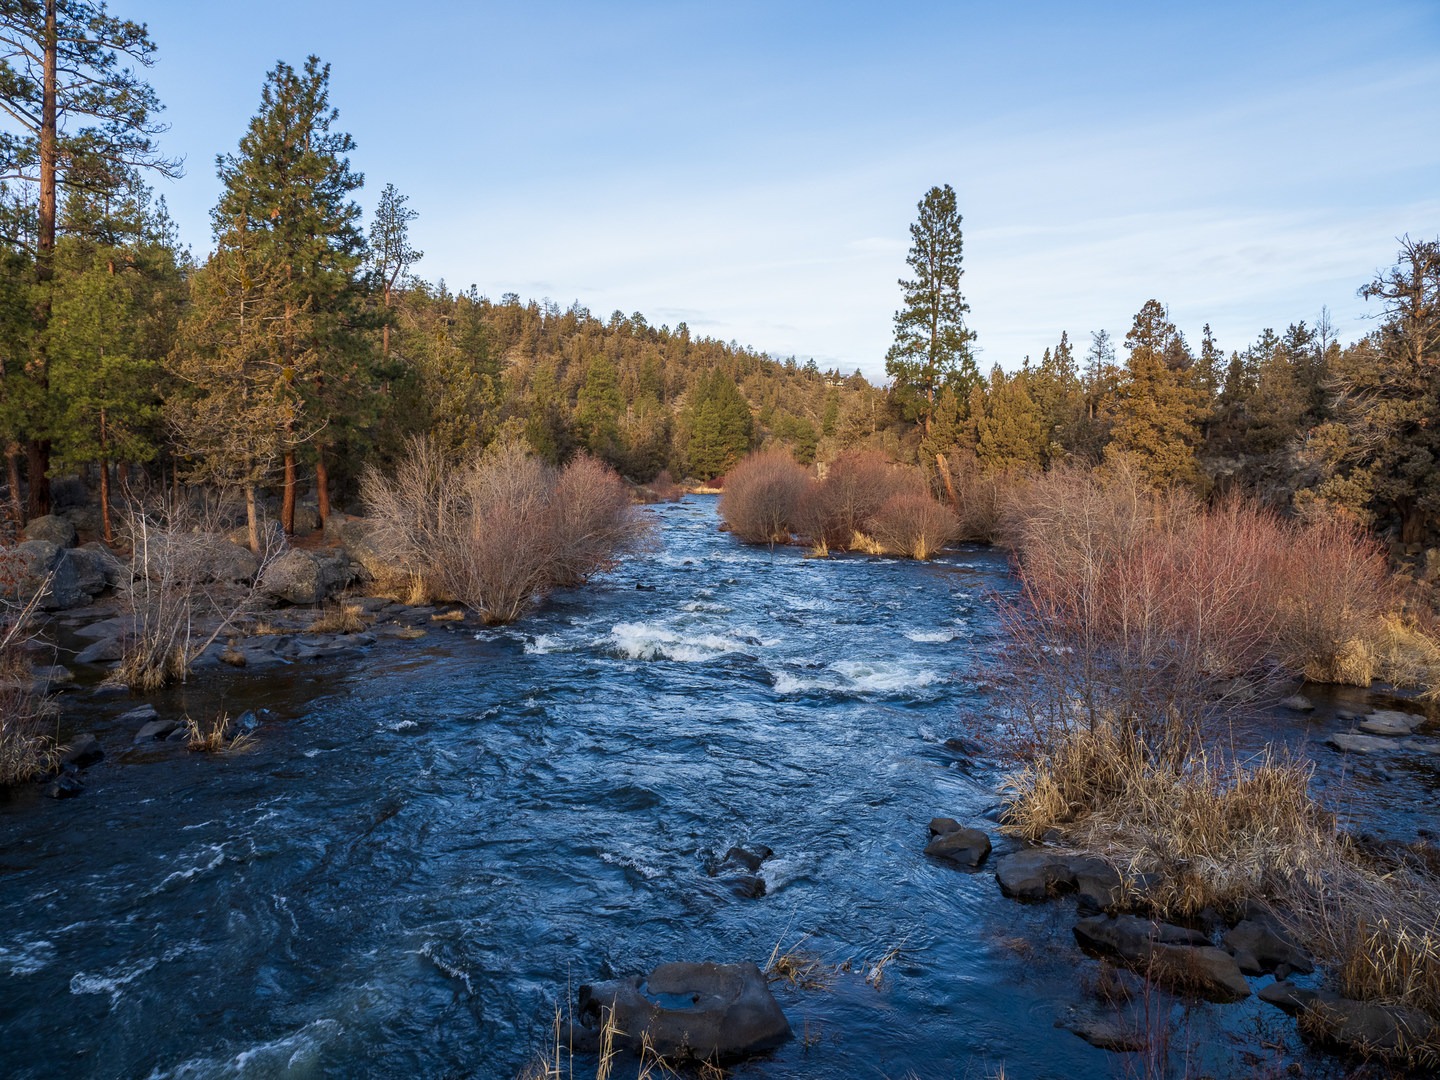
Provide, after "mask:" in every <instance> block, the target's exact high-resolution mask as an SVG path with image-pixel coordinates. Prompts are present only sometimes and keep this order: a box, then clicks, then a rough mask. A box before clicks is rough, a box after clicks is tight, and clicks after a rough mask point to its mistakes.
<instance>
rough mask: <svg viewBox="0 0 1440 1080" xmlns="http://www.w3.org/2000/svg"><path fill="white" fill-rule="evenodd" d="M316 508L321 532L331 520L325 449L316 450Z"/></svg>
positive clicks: (317, 448) (328, 473) (318, 448)
mask: <svg viewBox="0 0 1440 1080" xmlns="http://www.w3.org/2000/svg"><path fill="white" fill-rule="evenodd" d="M315 507H316V511H317V512H318V513H319V515H320V530H321V531H322V532H323V531H324V530H325V523H326V522H327V521H329V520H330V470H329V468H328V467H327V466H326V464H325V447H323V446H319V447H316V449H315Z"/></svg>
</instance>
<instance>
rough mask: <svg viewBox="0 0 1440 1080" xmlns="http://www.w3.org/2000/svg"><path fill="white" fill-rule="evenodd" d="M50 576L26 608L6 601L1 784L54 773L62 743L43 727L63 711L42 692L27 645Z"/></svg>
mask: <svg viewBox="0 0 1440 1080" xmlns="http://www.w3.org/2000/svg"><path fill="white" fill-rule="evenodd" d="M49 586H50V582H49V579H48V578H47V579H46V580H45V581H44V582H42V583H41V585H40V588H39V589H37V590H36V593H35V595H34V596H32V597H30V598H29V601H28V603H26V604H25V605H24V606H23V607H18V608H17V607H12V606H10V605H6V607H5V610H4V612H3V614H0V788H4V787H7V786H9V785H12V784H19V783H23V782H24V781H26V780H34V779H35V778H37V777H40V776H44V775H45V774H46V773H48V772H52V771H53V770H54V768H55V765H56V762H57V760H58V754H59V749H60V748H59V747H58V746H56V744H55V740H54V739H52V738H50V737H49V736H47V735H45V734H44V733H43V732H42V731H41V728H42V727H44V726H47V725H48V723H50V722H51V721H53V720H54V719H55V717H56V715H57V714H58V711H59V710H58V709H57V708H56V706H55V704H54V702H53V701H51V700H50V699H49V698H48V697H47V696H46V695H45V694H43V693H40V692H37V691H36V689H35V686H34V682H35V680H34V676H33V673H32V671H31V665H30V656H29V653H28V652H27V650H26V645H27V644H28V643H29V641H30V632H29V629H28V627H29V624H30V619H31V617H32V616H33V615H34V613H35V608H36V605H37V603H38V601H39V598H40V596H41V595H43V594H44V592H45V590H46V589H48V588H49Z"/></svg>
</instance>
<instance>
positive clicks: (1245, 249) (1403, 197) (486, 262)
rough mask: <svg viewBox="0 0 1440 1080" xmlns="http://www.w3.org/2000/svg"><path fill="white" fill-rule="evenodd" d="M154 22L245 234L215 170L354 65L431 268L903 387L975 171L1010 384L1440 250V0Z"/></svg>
mask: <svg viewBox="0 0 1440 1080" xmlns="http://www.w3.org/2000/svg"><path fill="white" fill-rule="evenodd" d="M109 6H110V9H111V10H112V12H114V13H115V14H117V15H122V16H126V17H132V18H138V19H141V20H143V21H145V22H147V23H148V24H149V28H150V32H151V36H152V37H153V39H154V40H155V42H156V44H157V46H158V47H159V58H158V62H157V64H156V65H155V67H154V68H152V69H151V70H150V72H149V73H148V77H149V78H150V81H151V82H152V84H153V85H154V86H155V88H156V91H157V92H158V94H159V96H160V99H161V100H162V101H163V102H164V103H165V105H166V112H165V114H164V117H163V119H164V120H165V121H166V122H168V123H169V124H170V131H169V132H168V133H167V134H166V135H165V136H163V140H162V147H163V149H164V150H165V152H166V153H168V154H172V155H183V156H184V157H185V159H186V175H185V176H184V177H183V178H182V179H180V180H178V181H174V182H169V181H164V180H161V181H159V182H158V183H157V188H158V190H159V191H160V192H161V193H162V194H164V195H165V197H166V199H167V201H168V203H169V205H170V208H171V212H172V214H173V215H174V217H175V218H176V220H177V222H178V223H179V225H180V229H181V235H182V238H183V239H184V241H185V242H186V243H188V244H189V245H191V246H192V247H193V248H194V250H195V253H196V255H197V256H203V255H204V254H205V253H206V252H208V251H209V250H210V247H211V236H210V224H209V210H210V207H211V206H213V205H214V203H215V201H216V199H217V197H218V195H219V182H218V180H217V179H216V177H215V156H216V155H217V154H220V153H227V152H231V151H233V150H234V149H235V147H236V144H237V143H238V141H239V139H240V136H241V135H242V134H243V133H244V130H245V126H246V124H247V123H248V121H249V118H250V117H251V115H252V114H253V113H254V111H255V109H256V108H257V107H258V105H259V99H260V87H261V84H262V82H263V81H264V78H265V75H266V73H267V72H268V71H269V70H270V69H271V68H272V67H273V66H274V64H275V62H276V61H277V60H282V59H283V60H285V61H286V62H288V63H291V64H293V65H295V66H296V67H298V66H300V65H301V64H302V63H303V62H304V59H305V57H306V55H308V54H310V53H314V54H316V55H318V56H320V57H321V59H323V60H325V61H328V62H329V63H330V64H331V66H332V71H331V100H332V103H333V104H334V105H335V106H336V107H337V108H338V109H339V110H340V121H339V126H340V127H341V128H342V129H343V130H347V131H349V132H350V133H351V134H352V135H353V136H354V137H355V139H356V142H357V144H358V149H357V151H356V152H355V154H354V155H353V157H352V163H353V164H354V166H355V167H356V168H357V169H358V170H359V171H361V172H363V173H364V174H365V178H366V185H365V189H364V190H363V191H362V192H361V194H360V196H359V200H360V202H361V203H362V205H363V206H364V207H365V215H366V222H367V223H368V220H369V216H370V213H371V211H372V209H373V207H374V204H375V202H376V199H377V197H378V194H379V191H380V189H381V188H383V187H384V185H385V184H386V183H394V184H395V185H396V187H397V188H399V189H400V191H401V192H402V193H404V194H406V195H408V196H409V199H410V206H411V207H412V208H413V209H414V210H416V211H418V213H419V215H420V216H419V218H418V219H417V220H416V221H415V222H414V223H413V225H412V227H411V230H412V239H413V241H414V243H415V245H416V246H417V247H419V248H421V249H423V250H424V251H425V259H424V260H423V261H422V262H421V263H420V264H419V265H418V266H417V267H416V272H417V273H419V274H420V275H422V276H423V277H426V278H428V279H430V280H432V281H433V280H437V279H440V278H443V279H444V280H445V281H446V282H447V283H448V284H449V285H450V287H451V288H452V289H453V288H460V289H463V288H467V287H468V286H469V285H471V284H472V283H473V284H475V285H476V286H477V287H478V288H479V290H480V291H481V292H482V293H484V294H487V295H489V296H491V297H494V298H498V297H499V296H500V295H501V294H503V293H506V292H515V293H519V294H520V295H521V296H522V297H525V298H535V299H541V298H548V299H550V300H553V301H555V302H556V303H559V304H560V305H561V306H562V307H568V306H569V305H570V304H571V303H572V302H575V301H579V302H580V303H581V304H582V305H584V306H585V307H587V308H589V309H590V310H591V311H592V312H594V313H595V314H596V315H598V316H600V317H601V318H606V317H608V315H609V314H610V312H611V311H613V310H616V309H620V310H622V311H624V312H626V313H627V314H628V313H630V312H634V311H640V312H642V313H643V314H644V315H645V316H646V317H647V318H648V319H649V320H650V322H651V323H653V324H660V323H666V324H669V325H671V326H674V325H676V324H677V323H679V322H682V321H684V322H686V323H688V324H689V326H690V328H691V330H692V332H696V333H701V334H706V335H709V336H712V337H717V338H720V339H722V340H726V341H729V340H735V341H738V342H740V343H741V344H745V345H750V346H753V347H755V348H757V349H761V350H764V351H767V352H769V353H771V354H772V355H775V356H782V357H783V356H791V355H794V356H797V357H799V358H800V359H801V360H804V359H805V358H809V357H813V358H814V359H815V360H816V362H817V363H818V364H819V365H820V366H821V367H822V368H829V367H838V368H840V369H841V370H843V371H850V370H853V369H855V368H859V369H860V370H862V371H864V372H865V374H866V375H867V376H870V377H872V378H875V379H881V378H883V376H884V356H885V350H886V349H887V348H888V346H889V344H890V341H891V335H892V317H893V315H894V312H895V309H896V308H897V306H898V305H899V303H900V289H899V286H898V285H897V284H896V281H897V279H898V278H899V277H901V276H902V275H904V274H906V273H907V268H906V266H905V263H904V259H905V254H906V250H907V249H908V247H909V232H908V228H909V225H910V223H911V221H913V220H914V217H915V212H916V204H917V202H918V201H919V199H920V198H921V196H922V195H923V194H924V193H925V191H926V190H927V189H928V188H929V187H931V186H932V185H936V184H942V183H949V184H950V185H952V186H953V187H954V188H955V191H956V194H957V197H958V202H959V206H960V210H961V213H962V214H963V215H964V234H965V260H964V269H965V276H964V278H963V279H962V289H963V291H964V292H965V295H966V298H967V299H968V300H969V303H970V306H971V313H970V317H969V324H970V326H971V328H972V329H973V330H975V331H976V333H977V334H978V342H977V344H978V346H979V356H978V359H979V361H980V364H981V367H982V369H983V368H988V367H989V366H990V365H992V364H994V363H1000V364H1002V365H1003V366H1004V367H1006V368H1010V369H1013V368H1014V367H1015V366H1017V365H1018V364H1019V362H1020V360H1021V358H1022V357H1024V356H1026V355H1029V356H1031V357H1033V358H1035V359H1037V360H1038V358H1039V356H1040V354H1041V353H1042V352H1043V351H1044V349H1045V348H1046V347H1047V346H1049V345H1053V344H1054V342H1055V341H1056V340H1058V338H1059V336H1060V333H1061V331H1062V330H1066V331H1068V332H1069V334H1070V337H1071V339H1072V340H1073V341H1076V342H1077V343H1078V346H1079V347H1078V349H1077V352H1080V353H1083V351H1084V348H1085V346H1086V345H1087V344H1088V341H1089V334H1090V332H1091V331H1094V330H1099V329H1102V328H1103V329H1107V330H1109V331H1110V333H1111V334H1112V335H1114V337H1115V338H1116V339H1117V341H1119V340H1120V339H1122V338H1123V337H1124V334H1125V331H1126V330H1127V329H1128V328H1129V326H1130V323H1131V320H1132V318H1133V316H1134V314H1135V312H1136V311H1138V310H1139V308H1140V306H1141V305H1142V304H1143V303H1144V302H1145V301H1146V300H1147V299H1149V298H1151V297H1154V298H1157V299H1159V300H1161V301H1162V302H1164V303H1165V304H1167V305H1168V306H1169V308H1170V312H1171V316H1172V318H1173V319H1174V321H1175V322H1176V323H1177V324H1178V325H1179V327H1180V328H1181V330H1182V331H1184V332H1185V334H1186V336H1187V338H1188V339H1189V340H1190V341H1191V343H1192V345H1195V346H1198V343H1199V339H1200V333H1201V327H1202V325H1203V324H1205V323H1207V322H1208V323H1209V324H1210V325H1211V327H1212V328H1213V331H1214V333H1215V336H1216V338H1217V340H1218V342H1219V344H1220V346H1221V347H1222V348H1223V349H1225V350H1226V351H1227V352H1228V351H1229V350H1231V349H1235V348H1240V349H1243V348H1244V347H1245V346H1246V345H1247V344H1249V343H1250V342H1251V341H1253V340H1254V338H1255V337H1256V336H1257V335H1258V334H1259V332H1260V331H1261V329H1262V328H1264V327H1267V326H1272V327H1274V328H1275V329H1277V330H1281V331H1283V329H1284V327H1285V326H1286V325H1287V324H1288V323H1290V322H1293V321H1297V320H1301V319H1304V320H1306V321H1308V322H1311V323H1313V322H1314V320H1315V319H1316V317H1317V316H1318V315H1319V313H1320V310H1321V308H1322V306H1328V308H1329V311H1330V314H1331V318H1332V321H1333V322H1334V323H1335V326H1336V329H1337V330H1338V331H1339V334H1340V337H1341V339H1342V340H1353V339H1354V338H1357V337H1359V336H1361V335H1363V334H1364V333H1366V332H1367V331H1368V330H1369V329H1370V327H1371V326H1372V325H1373V324H1372V323H1370V322H1369V321H1368V320H1367V319H1366V318H1365V315H1366V312H1367V311H1373V307H1372V306H1371V305H1367V304H1366V303H1365V302H1363V301H1361V300H1359V299H1358V297H1357V296H1356V289H1357V288H1358V287H1359V286H1360V285H1362V284H1364V283H1365V281H1367V280H1369V278H1370V277H1372V276H1373V275H1374V273H1375V272H1376V270H1377V269H1379V268H1382V267H1385V266H1388V265H1390V264H1392V263H1393V262H1394V260H1395V254H1396V249H1397V244H1396V238H1397V237H1399V236H1401V235H1402V234H1406V233H1408V234H1410V235H1411V236H1414V237H1417V238H1431V237H1435V236H1437V235H1440V3H1437V2H1436V0H1377V2H1373V3H1369V4H1363V5H1362V4H1355V3H1353V2H1346V3H1331V2H1314V3H1306V4H1294V3H1279V2H1271V0H1260V2H1253V3H1201V4H1194V3H1190V4H1169V3H1154V2H1151V3H1137V4H1129V3H1115V4H1098V5H1079V4H1073V3H1065V2H1036V3H1025V4H1012V5H1000V4H993V3H971V2H950V3H942V2H911V3H906V4H903V5H882V4H879V3H844V2H831V3H818V2H813V3H786V2H783V0H772V2H769V3H750V2H732V3H728V4H723V5H721V4H714V3H674V2H671V3H660V2H652V3H599V2H589V3H586V2H580V0H572V2H532V3H520V4H515V3H508V4H497V3H490V2H483V3H440V2H426V0H417V2H414V3H411V4H409V5H406V6H403V7H401V8H396V7H395V6H394V5H392V4H383V3H378V2H374V0H351V2H347V3H343V4H340V3H324V2H309V0H289V2H284V3H282V2H279V0H249V2H247V3H246V4H244V5H243V6H242V5H229V4H218V3H195V2H194V0H188V2H172V0H155V2H152V3H148V4H146V3H140V2H139V0H110V5H109Z"/></svg>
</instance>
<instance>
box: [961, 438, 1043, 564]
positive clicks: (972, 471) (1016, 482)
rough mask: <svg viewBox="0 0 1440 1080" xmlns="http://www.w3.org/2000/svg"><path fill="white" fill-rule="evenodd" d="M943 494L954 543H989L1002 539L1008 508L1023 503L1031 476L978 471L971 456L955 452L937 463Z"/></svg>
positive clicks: (970, 454) (976, 464)
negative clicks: (947, 501) (954, 523)
mask: <svg viewBox="0 0 1440 1080" xmlns="http://www.w3.org/2000/svg"><path fill="white" fill-rule="evenodd" d="M938 465H939V467H940V470H941V480H942V481H943V483H944V487H945V492H946V494H947V495H948V496H949V498H950V500H951V508H952V509H953V510H954V511H955V517H956V519H957V521H958V523H959V532H958V533H957V534H956V536H955V539H957V540H969V541H972V542H974V543H977V544H993V543H996V542H998V541H1000V540H1002V539H1003V538H1004V524H1005V521H1006V519H1007V517H1008V516H1009V515H1008V509H1007V508H1008V507H1009V506H1011V505H1012V504H1015V503H1023V502H1024V501H1025V492H1026V490H1027V489H1028V487H1029V484H1030V481H1031V479H1032V473H1030V472H1029V471H1022V472H1013V473H1010V472H992V473H987V472H985V471H984V470H983V469H981V468H980V463H979V462H978V461H976V460H975V455H974V454H973V453H964V454H962V453H961V452H959V451H957V452H955V453H953V454H951V455H950V456H949V457H948V458H941V459H940V460H939V462H938Z"/></svg>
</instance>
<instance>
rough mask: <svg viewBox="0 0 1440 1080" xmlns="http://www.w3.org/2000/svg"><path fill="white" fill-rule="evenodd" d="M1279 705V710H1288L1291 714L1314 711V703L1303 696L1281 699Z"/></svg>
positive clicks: (1296, 695)
mask: <svg viewBox="0 0 1440 1080" xmlns="http://www.w3.org/2000/svg"><path fill="white" fill-rule="evenodd" d="M1279 705H1280V708H1282V709H1289V710H1291V711H1292V712H1313V711H1314V709H1315V703H1314V702H1313V701H1311V700H1310V699H1309V698H1307V697H1306V696H1305V695H1304V694H1291V695H1290V696H1289V697H1287V698H1281V699H1280V701H1279Z"/></svg>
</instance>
